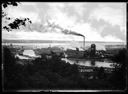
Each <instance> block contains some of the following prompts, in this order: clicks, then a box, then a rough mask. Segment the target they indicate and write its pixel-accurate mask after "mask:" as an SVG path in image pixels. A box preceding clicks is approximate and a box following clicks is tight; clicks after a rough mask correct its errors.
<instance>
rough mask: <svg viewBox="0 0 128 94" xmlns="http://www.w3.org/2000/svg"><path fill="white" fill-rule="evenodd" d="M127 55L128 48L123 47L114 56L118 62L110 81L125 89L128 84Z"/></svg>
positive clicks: (114, 59)
mask: <svg viewBox="0 0 128 94" xmlns="http://www.w3.org/2000/svg"><path fill="white" fill-rule="evenodd" d="M127 56H128V53H127V50H126V49H122V50H120V51H119V53H118V54H117V55H115V56H114V58H113V61H115V62H117V64H116V65H115V66H116V67H115V70H114V72H113V76H112V77H111V79H110V81H111V82H112V83H113V84H114V86H116V87H117V88H120V89H124V88H125V86H126V71H127V70H126V68H127V66H126V59H127ZM118 65H120V66H118Z"/></svg>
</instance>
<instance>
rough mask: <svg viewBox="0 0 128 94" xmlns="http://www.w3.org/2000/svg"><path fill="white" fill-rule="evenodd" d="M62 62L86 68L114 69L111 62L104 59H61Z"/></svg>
mask: <svg viewBox="0 0 128 94" xmlns="http://www.w3.org/2000/svg"><path fill="white" fill-rule="evenodd" d="M62 60H64V61H66V62H69V63H70V64H77V65H82V66H88V67H106V68H114V66H113V64H115V63H113V62H112V61H111V60H108V59H104V60H100V61H99V60H86V59H67V58H62Z"/></svg>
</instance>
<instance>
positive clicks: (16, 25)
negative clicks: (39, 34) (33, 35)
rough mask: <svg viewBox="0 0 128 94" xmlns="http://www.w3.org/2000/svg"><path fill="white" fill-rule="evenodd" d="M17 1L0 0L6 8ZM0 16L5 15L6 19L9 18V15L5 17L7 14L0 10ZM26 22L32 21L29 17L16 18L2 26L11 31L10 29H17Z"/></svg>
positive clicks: (15, 4) (16, 3)
mask: <svg viewBox="0 0 128 94" xmlns="http://www.w3.org/2000/svg"><path fill="white" fill-rule="evenodd" d="M18 3H19V2H15V1H10V2H8V1H5V2H2V6H3V8H7V7H8V6H9V5H12V6H18ZM2 17H5V19H6V20H10V19H11V18H10V17H7V14H6V13H5V12H4V11H3V10H2ZM27 23H30V24H31V23H32V22H31V20H30V19H29V18H22V19H21V18H20V19H19V18H16V19H15V20H14V21H13V22H12V23H9V24H8V25H6V26H3V27H2V28H3V29H5V30H7V31H8V32H9V31H12V29H19V28H20V26H26V24H27Z"/></svg>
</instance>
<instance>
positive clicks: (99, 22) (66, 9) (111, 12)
mask: <svg viewBox="0 0 128 94" xmlns="http://www.w3.org/2000/svg"><path fill="white" fill-rule="evenodd" d="M125 7H126V6H125V4H116V3H114V4H112V3H107V4H105V3H48V2H47V3H38V2H37V3H23V4H22V5H20V6H18V7H17V8H14V7H13V8H10V9H8V13H9V15H11V16H12V17H29V18H30V19H31V20H32V22H33V24H32V25H31V26H30V27H31V28H32V29H33V32H34V33H33V32H30V29H29V28H28V27H29V26H28V27H26V29H25V28H24V29H22V30H23V32H22V33H23V34H24V37H23V36H22V34H19V33H13V34H14V35H16V36H18V37H19V38H26V39H27V38H28V39H30V38H31V39H32V38H34V39H36V38H37V37H38V39H45V38H46V39H49V38H50V37H51V38H50V39H51V40H52V39H53V40H54V39H61V40H70V39H71V40H82V37H77V36H71V35H69V36H70V38H69V36H67V35H66V36H65V35H63V34H60V33H51V34H53V35H55V37H56V38H54V37H53V36H50V35H51V34H50V33H46V32H45V31H46V28H44V25H45V24H46V22H47V20H49V21H51V22H54V23H55V24H58V25H59V26H61V27H63V28H65V29H69V30H73V31H75V32H77V33H80V34H83V35H85V37H86V40H87V41H110V40H109V38H110V39H111V40H112V41H113V40H114V41H121V40H123V41H125V36H126V35H125V32H126V24H125V21H126V19H125V16H126V15H125V14H126V13H125ZM25 30H26V31H25ZM47 30H49V31H50V30H51V29H50V28H47ZM24 31H25V32H24ZM27 31H29V33H28V32H27ZM37 31H38V32H37ZM39 31H41V32H45V33H40V32H39ZM51 31H52V30H51ZM36 32H37V33H36ZM58 32H59V31H58ZM20 33H21V32H20ZM8 34H10V33H8ZM25 36H26V37H25ZM41 36H43V38H42V37H41ZM60 36H61V37H60ZM48 37H49V38H48ZM57 37H58V38H57Z"/></svg>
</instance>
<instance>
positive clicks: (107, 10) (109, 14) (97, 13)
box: [89, 3, 126, 28]
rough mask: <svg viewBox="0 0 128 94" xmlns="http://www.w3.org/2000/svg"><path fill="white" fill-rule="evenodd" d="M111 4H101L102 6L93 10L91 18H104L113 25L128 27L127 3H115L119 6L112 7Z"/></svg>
mask: <svg viewBox="0 0 128 94" xmlns="http://www.w3.org/2000/svg"><path fill="white" fill-rule="evenodd" d="M107 5H109V4H107ZM110 5H111V4H110ZM110 5H109V6H105V4H100V7H97V8H96V9H95V10H93V12H92V14H91V16H90V18H89V19H97V20H98V21H99V20H100V19H103V20H104V21H106V22H108V23H110V24H111V25H113V26H114V25H119V26H120V27H121V28H123V27H126V4H125V3H124V4H120V5H119V4H116V3H115V5H117V6H118V8H115V7H110ZM121 6H124V7H121Z"/></svg>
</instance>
